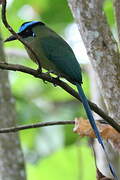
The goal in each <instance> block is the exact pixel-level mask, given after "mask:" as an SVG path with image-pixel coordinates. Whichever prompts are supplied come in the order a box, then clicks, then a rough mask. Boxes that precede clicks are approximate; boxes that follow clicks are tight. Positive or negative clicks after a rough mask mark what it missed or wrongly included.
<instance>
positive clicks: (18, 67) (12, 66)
mask: <svg viewBox="0 0 120 180" xmlns="http://www.w3.org/2000/svg"><path fill="white" fill-rule="evenodd" d="M0 69H3V70H12V71H19V72H24V73H26V74H29V75H32V76H34V77H36V78H39V79H42V80H43V81H48V82H50V83H53V84H55V85H58V86H60V87H61V88H62V89H64V90H65V91H66V92H68V93H69V94H71V95H72V96H73V97H75V98H76V99H78V100H80V97H79V95H78V93H77V92H76V91H75V90H74V89H73V88H71V87H70V86H69V85H68V84H67V83H65V82H63V81H61V80H60V79H58V78H54V77H51V76H49V75H48V74H46V73H39V71H37V70H34V69H32V68H28V67H26V66H22V65H15V64H8V63H0ZM80 101H81V100H80ZM88 102H89V105H90V107H91V109H92V110H93V111H94V112H96V113H97V114H98V115H99V116H101V117H102V118H103V119H104V120H105V121H107V122H108V123H109V124H110V125H111V126H112V127H113V128H115V129H116V130H117V131H118V132H120V125H119V124H117V123H116V122H115V121H114V120H113V119H112V118H111V117H110V116H108V115H107V114H106V113H105V112H104V111H103V110H101V109H100V108H99V107H98V106H97V105H96V104H94V103H93V102H91V101H88Z"/></svg>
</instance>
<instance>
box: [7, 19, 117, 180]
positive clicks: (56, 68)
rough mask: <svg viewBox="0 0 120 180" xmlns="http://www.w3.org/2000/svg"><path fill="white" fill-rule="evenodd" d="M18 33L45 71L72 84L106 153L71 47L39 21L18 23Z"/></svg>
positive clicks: (12, 37)
mask: <svg viewBox="0 0 120 180" xmlns="http://www.w3.org/2000/svg"><path fill="white" fill-rule="evenodd" d="M18 34H19V35H20V36H21V38H23V40H25V41H26V42H27V43H28V44H29V45H30V46H31V47H32V49H33V50H34V52H35V53H36V55H37V56H38V57H39V58H40V63H41V66H42V67H43V68H44V69H46V70H48V72H53V73H54V74H56V75H58V76H59V77H64V78H65V79H67V80H68V81H69V82H71V83H72V84H74V85H76V87H77V89H78V93H79V96H80V99H81V101H82V103H83V106H84V109H85V111H86V114H87V117H88V119H89V121H90V124H91V126H92V128H93V130H94V132H95V135H96V137H97V139H98V141H99V143H100V144H101V146H102V148H103V150H104V151H105V154H106V150H105V147H104V144H103V140H102V137H101V136H100V133H99V131H98V128H97V126H96V123H95V120H94V118H93V115H92V112H91V109H90V106H89V104H88V100H87V98H86V96H85V94H84V91H83V89H82V75H81V69H80V65H79V63H78V61H77V59H76V57H75V55H74V53H73V50H72V49H71V47H70V46H69V45H68V44H67V42H66V41H65V40H64V39H63V38H62V37H60V36H59V35H58V34H57V33H55V32H54V31H53V30H51V29H50V28H48V27H47V26H46V25H45V24H44V23H43V22H40V21H31V22H25V23H24V24H22V25H21V27H20V29H19V32H18ZM12 40H16V37H15V36H13V35H12V36H10V37H9V38H7V39H6V40H5V42H8V41H12ZM25 48H26V50H27V52H28V55H29V56H30V58H31V59H32V60H33V61H34V62H36V63H37V64H39V63H38V62H37V60H36V58H35V57H34V56H33V55H32V53H31V51H30V50H29V49H27V47H25ZM106 156H107V154H106ZM107 159H108V158H107ZM109 167H110V170H111V173H112V174H113V176H114V177H115V179H116V180H117V177H116V174H115V173H114V170H113V168H112V166H111V164H110V163H109Z"/></svg>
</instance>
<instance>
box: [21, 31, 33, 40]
mask: <svg viewBox="0 0 120 180" xmlns="http://www.w3.org/2000/svg"><path fill="white" fill-rule="evenodd" d="M22 36H23V38H26V37H29V36H32V37H35V33H34V32H33V31H32V30H31V29H26V30H25V31H23V32H22Z"/></svg>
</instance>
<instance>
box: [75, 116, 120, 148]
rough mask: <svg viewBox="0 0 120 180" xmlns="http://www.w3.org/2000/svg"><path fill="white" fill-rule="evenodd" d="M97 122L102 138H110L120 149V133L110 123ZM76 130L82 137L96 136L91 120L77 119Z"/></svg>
mask: <svg viewBox="0 0 120 180" xmlns="http://www.w3.org/2000/svg"><path fill="white" fill-rule="evenodd" d="M96 124H97V127H98V129H99V132H100V135H101V136H102V138H103V139H105V140H109V141H110V142H111V143H112V145H113V146H114V147H115V148H116V149H117V150H119V151H120V133H118V132H117V131H116V130H115V129H114V128H113V127H111V126H110V125H108V124H101V123H99V122H97V123H96ZM74 132H75V133H77V134H79V135H80V136H82V137H84V136H88V137H90V138H96V136H95V133H94V132H93V129H92V127H91V125H90V123H89V121H87V120H85V119H83V118H76V119H75V127H74Z"/></svg>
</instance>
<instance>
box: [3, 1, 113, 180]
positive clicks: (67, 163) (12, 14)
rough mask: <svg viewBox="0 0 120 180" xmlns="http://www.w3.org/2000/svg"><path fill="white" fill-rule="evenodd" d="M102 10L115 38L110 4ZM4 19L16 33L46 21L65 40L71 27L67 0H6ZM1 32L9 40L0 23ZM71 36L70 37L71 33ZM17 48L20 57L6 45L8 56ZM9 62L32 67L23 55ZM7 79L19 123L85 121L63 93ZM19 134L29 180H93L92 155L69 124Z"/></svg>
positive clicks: (24, 78)
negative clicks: (24, 26)
mask: <svg viewBox="0 0 120 180" xmlns="http://www.w3.org/2000/svg"><path fill="white" fill-rule="evenodd" d="M104 11H105V13H106V16H107V19H108V22H109V24H110V26H111V29H112V30H113V31H114V34H115V35H116V33H115V18H114V9H113V4H112V1H111V0H107V1H105V3H104ZM7 16H8V20H9V23H10V24H11V25H12V27H13V28H14V29H15V30H16V31H18V28H19V26H20V24H22V23H23V22H24V21H29V20H33V19H35V20H42V21H44V22H45V23H47V24H48V25H49V26H50V27H51V28H53V29H54V30H55V31H56V32H57V33H59V34H61V35H62V36H65V31H66V29H68V30H69V25H70V24H73V23H74V22H73V17H72V15H71V12H70V9H69V8H68V5H67V1H66V0H59V1H58V0H52V1H51V0H26V1H24V0H20V1H17V0H11V1H10V0H9V1H8V8H7ZM1 30H2V34H3V37H4V38H5V37H8V36H9V33H8V31H7V30H6V29H5V28H4V26H3V24H2V23H1ZM72 36H73V38H74V36H75V34H73V35H72ZM16 48H17V49H19V50H20V52H24V47H23V45H21V44H20V43H19V42H17V41H16V42H10V43H8V44H5V50H6V51H7V52H8V50H9V49H10V50H11V51H15V49H16ZM81 51H82V49H81ZM7 54H8V53H7ZM83 58H84V57H83ZM7 60H8V61H9V62H12V63H19V64H24V65H27V66H30V67H33V68H36V65H35V64H34V63H32V61H31V60H28V58H26V56H25V57H23V56H19V57H17V58H16V57H14V56H12V57H11V56H9V55H8V56H7ZM9 75H10V82H11V88H12V92H13V95H14V97H15V99H16V109H17V124H30V123H37V122H42V121H56V120H73V119H74V118H75V117H80V116H82V117H86V115H85V113H84V111H83V108H82V105H81V104H80V103H79V102H78V101H77V100H75V99H74V98H73V97H71V96H70V95H69V94H67V93H66V92H64V91H63V90H62V89H61V88H59V87H54V86H53V85H51V84H49V83H47V84H45V83H44V82H43V81H42V80H38V79H35V78H33V77H32V76H29V75H26V74H23V73H19V72H10V73H9ZM83 78H84V81H85V83H84V85H83V86H84V90H85V93H86V95H87V96H88V97H89V98H90V92H89V89H90V88H89V84H90V82H89V77H88V74H87V72H86V71H85V72H83ZM19 134H20V139H21V143H22V149H23V151H24V156H25V162H26V172H27V179H28V180H35V179H42V180H48V179H49V180H51V179H52V180H56V179H58V180H61V179H62V180H67V179H69V180H78V179H80V180H86V179H87V180H95V179H96V178H95V177H96V174H95V163H94V158H93V152H92V151H91V149H90V146H89V144H88V140H87V139H86V138H84V139H81V138H80V137H79V136H78V135H76V134H74V133H73V126H72V125H69V126H53V127H45V128H41V129H32V130H26V131H22V132H20V133H19Z"/></svg>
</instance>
